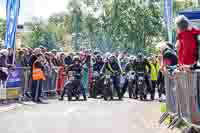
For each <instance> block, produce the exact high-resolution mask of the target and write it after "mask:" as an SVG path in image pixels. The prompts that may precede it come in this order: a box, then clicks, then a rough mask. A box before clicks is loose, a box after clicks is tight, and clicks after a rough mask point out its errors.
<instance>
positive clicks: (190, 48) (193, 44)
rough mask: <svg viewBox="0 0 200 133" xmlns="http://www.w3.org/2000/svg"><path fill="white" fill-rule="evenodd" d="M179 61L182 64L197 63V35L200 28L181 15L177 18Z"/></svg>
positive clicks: (199, 32)
mask: <svg viewBox="0 0 200 133" xmlns="http://www.w3.org/2000/svg"><path fill="white" fill-rule="evenodd" d="M175 22H176V26H177V34H178V38H177V47H178V63H179V64H180V65H193V64H196V62H197V59H198V52H197V48H198V47H197V40H196V39H197V35H198V34H200V30H199V29H197V28H195V27H194V26H192V25H191V24H190V22H189V20H188V19H187V18H186V17H185V16H183V15H181V16H178V17H177V18H176V21H175Z"/></svg>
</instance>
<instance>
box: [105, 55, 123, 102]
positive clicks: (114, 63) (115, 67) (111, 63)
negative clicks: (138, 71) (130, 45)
mask: <svg viewBox="0 0 200 133" xmlns="http://www.w3.org/2000/svg"><path fill="white" fill-rule="evenodd" d="M105 65H106V66H105V68H104V69H105V70H104V71H107V70H108V71H109V72H111V73H112V79H113V85H114V88H115V89H116V91H117V95H118V97H119V100H122V97H123V93H124V90H125V87H127V86H125V87H124V88H123V91H122V92H121V91H120V88H119V83H118V80H117V76H118V75H117V74H118V73H122V71H121V70H120V66H119V63H118V60H117V58H116V56H114V55H111V56H110V57H109V60H108V62H106V64H105Z"/></svg>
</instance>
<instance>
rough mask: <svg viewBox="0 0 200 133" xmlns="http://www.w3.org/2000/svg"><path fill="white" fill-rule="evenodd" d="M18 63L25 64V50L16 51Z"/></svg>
mask: <svg viewBox="0 0 200 133" xmlns="http://www.w3.org/2000/svg"><path fill="white" fill-rule="evenodd" d="M16 65H19V66H21V67H23V66H25V60H24V51H22V50H20V51H17V52H16Z"/></svg>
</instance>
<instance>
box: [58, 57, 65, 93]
mask: <svg viewBox="0 0 200 133" xmlns="http://www.w3.org/2000/svg"><path fill="white" fill-rule="evenodd" d="M64 59H65V54H64V53H61V54H60V56H58V58H57V61H58V66H59V72H58V85H57V93H58V95H60V94H61V91H62V90H63V88H64V81H65V64H64Z"/></svg>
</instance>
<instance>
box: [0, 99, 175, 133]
mask: <svg viewBox="0 0 200 133" xmlns="http://www.w3.org/2000/svg"><path fill="white" fill-rule="evenodd" d="M159 107H160V103H158V102H141V101H136V100H132V99H128V98H127V99H124V100H123V101H103V100H102V99H97V100H96V99H89V100H88V101H87V102H83V101H73V102H68V101H58V100H50V101H49V104H46V105H42V104H34V105H24V106H22V107H20V108H17V109H15V110H12V111H9V112H3V113H0V133H178V131H175V130H174V131H173V132H172V131H171V130H169V129H167V128H166V126H163V125H162V126H160V125H159V124H158V120H159V117H160V116H161V114H160V108H159Z"/></svg>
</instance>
